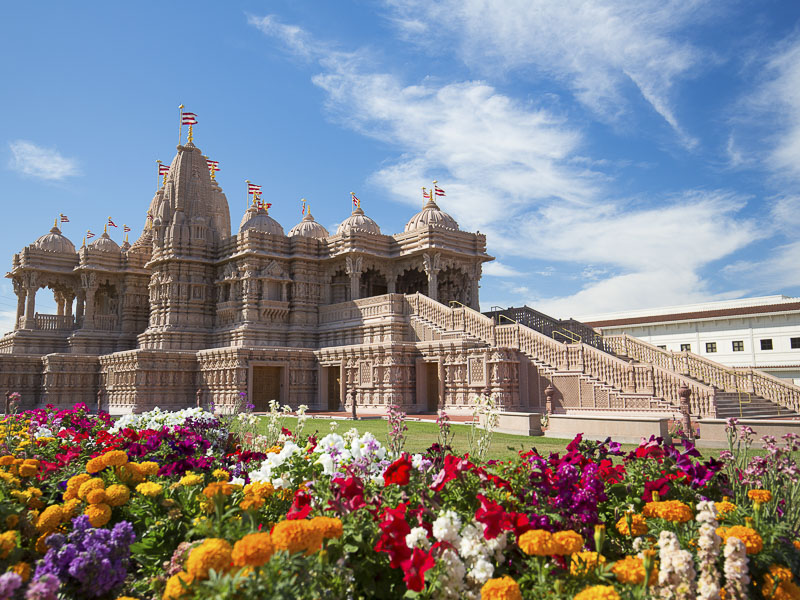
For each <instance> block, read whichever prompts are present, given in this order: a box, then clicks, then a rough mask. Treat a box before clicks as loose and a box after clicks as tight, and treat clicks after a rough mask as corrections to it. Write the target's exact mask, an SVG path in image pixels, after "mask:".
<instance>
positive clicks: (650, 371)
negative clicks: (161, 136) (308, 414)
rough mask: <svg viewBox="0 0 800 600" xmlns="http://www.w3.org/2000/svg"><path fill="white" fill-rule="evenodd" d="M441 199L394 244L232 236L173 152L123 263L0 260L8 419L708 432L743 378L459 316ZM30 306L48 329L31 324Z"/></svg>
mask: <svg viewBox="0 0 800 600" xmlns="http://www.w3.org/2000/svg"><path fill="white" fill-rule="evenodd" d="M182 116H185V114H184V115H182ZM195 122H196V120H195ZM212 173H213V171H212ZM442 193H443V191H442V190H441V189H439V188H437V187H436V186H435V185H434V189H433V190H432V191H431V193H429V194H428V195H427V196H426V198H427V202H426V203H425V205H424V206H423V208H422V210H421V211H420V212H418V213H417V214H415V215H413V216H412V217H411V219H410V220H409V221H408V223H407V224H406V226H405V230H404V231H403V232H402V233H397V234H394V235H386V234H384V233H383V232H382V231H381V228H380V226H379V225H378V223H376V222H375V221H374V220H373V219H371V218H370V217H369V216H368V215H367V214H366V213H365V211H364V210H363V209H362V208H361V206H360V202H357V201H356V199H355V198H354V202H355V204H356V206H355V208H354V210H353V211H352V214H351V215H350V216H349V217H347V218H346V219H345V220H344V221H343V222H342V223H341V224H340V225H339V227H338V229H337V230H336V232H335V233H333V234H332V233H330V232H329V231H327V230H326V229H325V227H323V226H322V225H321V224H319V223H317V222H316V221H315V220H314V217H313V216H311V214H310V212H309V213H308V214H305V216H304V217H303V219H302V220H301V221H300V222H299V223H298V224H296V225H295V226H294V227H292V228H291V229H290V230H289V232H288V234H287V233H285V232H284V229H283V227H282V226H281V225H280V224H279V223H278V222H277V221H275V220H274V219H273V218H272V217H270V215H269V213H268V210H267V208H265V206H267V205H261V204H260V203H258V204H257V203H254V205H253V206H250V207H249V208H248V209H247V210H246V211H245V213H244V215H243V216H242V219H241V222H240V224H239V227H238V229H237V231H236V232H234V233H232V232H231V218H230V211H229V207H228V201H227V199H226V197H225V194H224V193H223V192H222V189H221V188H220V186H219V185H218V183H217V181H216V179H215V178H214V177H213V176H212V175H210V174H209V168H208V163H207V162H206V158H205V157H204V156H203V155H202V154H201V152H200V149H199V148H197V147H196V146H195V145H194V143H192V141H191V139H190V141H189V142H188V143H187V144H185V145H179V146H178V148H177V154H176V156H175V158H174V159H173V160H172V163H171V164H170V166H169V168H168V170H167V171H166V172H165V178H164V181H163V185H162V186H161V188H160V189H159V190H158V191H157V192H156V194H155V196H154V198H153V199H152V201H151V203H150V206H149V208H148V209H147V210H145V206H144V205H143V206H142V210H143V213H146V216H145V228H144V231H143V233H142V234H141V236H140V237H139V238H138V239H137V240H136V241H135V242H134V243H133V244H132V245H131V244H129V243H128V242H127V240H126V241H125V242H124V243H123V244H122V245H121V246H120V245H118V244H117V243H116V242H114V240H112V239H111V237H110V236H109V235H108V234H107V233H105V232H104V233H103V234H102V235H101V236H99V237H98V239H97V240H95V241H93V242H92V243H90V244H88V245H87V244H86V241H85V240H84V243H83V244H82V245H81V247H80V248H79V249H77V250H76V249H75V246H74V244H73V243H72V242H71V241H70V240H69V239H67V238H66V237H65V236H64V234H63V233H62V232H61V230H60V229H59V228H58V226H57V224H56V225H54V226H53V228H52V229H51V230H50V231H49V233H45V234H44V235H42V236H41V237H40V238H39V239H37V240H36V241H35V242H34V243H32V244H30V245H28V246H26V247H25V248H23V249H22V250H21V251H20V252H19V253H17V254H15V255H14V257H13V261H12V266H11V270H10V271H9V272H8V274H7V277H8V278H10V279H11V280H12V282H13V285H14V291H15V292H16V294H17V298H18V305H17V318H16V322H15V327H14V331H12V332H10V333H8V334H6V335H5V336H4V337H3V338H2V339H0V389H2V390H8V391H18V392H20V393H21V394H22V399H23V407H24V408H31V407H34V406H41V405H44V404H47V403H52V404H55V405H58V406H68V405H72V404H73V403H75V402H78V401H83V402H86V403H87V404H89V405H90V406H93V407H94V406H96V405H97V402H98V400H99V401H100V402H101V404H102V406H103V408H104V409H107V410H109V411H110V412H111V413H114V414H121V413H127V412H131V411H135V412H140V411H144V410H148V409H151V408H153V407H155V406H160V407H161V408H165V409H167V408H180V407H185V406H190V405H194V404H196V403H198V402H199V403H201V404H203V405H208V404H209V403H211V402H213V403H214V405H215V406H216V407H218V408H221V409H223V410H224V409H225V408H231V407H233V406H234V405H235V404H236V401H237V400H238V399H239V396H240V394H241V393H242V392H244V393H246V394H247V395H248V398H249V399H250V400H251V401H252V402H253V403H254V404H255V405H256V408H257V410H263V409H265V408H266V407H267V404H268V402H269V400H272V399H275V400H278V401H279V402H280V403H282V404H289V405H291V406H298V405H300V404H305V405H308V406H309V407H311V408H312V409H319V410H334V411H335V410H344V409H348V410H349V409H350V407H351V406H352V405H353V403H356V405H357V406H358V407H359V411H360V412H361V413H362V414H364V413H370V412H372V413H384V412H386V410H387V407H388V406H389V405H396V406H398V407H400V408H401V409H402V410H405V411H407V412H412V413H413V412H432V411H435V410H437V409H439V408H445V409H446V410H447V411H448V412H450V413H458V412H465V413H469V412H471V411H472V405H471V403H472V402H473V399H474V397H475V395H476V394H484V395H490V396H492V397H493V398H494V399H495V400H496V401H497V403H498V404H499V406H500V408H501V409H502V410H503V411H506V412H508V413H512V412H516V413H518V414H517V416H516V417H514V416H513V415H507V418H509V419H511V418H516V419H517V421H518V423H517V425H519V422H521V423H522V424H523V426H522V427H519V426H516V427H515V428H516V429H517V430H523V431H527V430H530V431H533V430H535V429H537V428H538V417H537V416H536V413H538V412H544V411H545V410H547V411H552V412H553V413H558V412H561V413H573V414H584V415H585V414H590V413H594V414H597V413H605V414H611V415H614V414H617V415H619V414H623V415H631V414H632V413H633V414H637V415H640V414H662V415H671V414H673V413H674V412H675V410H676V408H677V407H678V406H679V404H680V402H681V398H683V399H684V400H686V399H688V401H689V407H688V408H687V409H686V410H691V412H692V413H693V414H695V415H701V416H716V415H717V414H718V407H719V406H722V405H724V402H725V401H726V398H725V394H730V393H731V389H729V388H730V387H731V386H732V385H733V386H736V385H738V382H739V381H740V380H741V379H742V376H741V374H736V376H735V377H733V378H731V377H730V374H726V373H727V371H725V370H724V369H723V368H721V367H720V366H719V365H717V366H714V365H715V364H714V363H711V361H707V360H705V359H702V360H701V357H693V355H691V353H687V354H686V355H685V356H680V357H678V358H676V356H675V355H667V353H663V354H660V352H661V351H660V350H659V349H658V348H655V347H651V346H649V345H648V344H645V343H644V342H640V341H638V340H635V338H630V337H629V336H616V337H605V338H600V336H598V335H597V334H596V332H594V331H592V330H591V329H589V328H586V327H584V328H583V329H581V328H580V324H576V323H575V322H571V321H570V322H560V321H556V320H553V319H549V318H548V317H546V315H542V314H541V313H537V312H536V311H532V310H531V309H527V308H526V309H524V310H522V309H520V310H518V311H517V312H514V313H513V314H512V312H511V311H505V313H504V314H503V315H502V316H500V315H496V316H497V317H498V319H499V320H493V319H492V318H489V317H487V316H485V315H482V314H481V313H479V312H477V310H478V307H479V297H478V292H479V283H480V278H481V266H482V264H483V263H484V262H486V261H490V260H492V257H491V256H489V255H488V254H487V253H486V238H485V236H483V235H481V234H479V233H470V232H466V231H462V230H461V229H459V226H458V224H457V223H456V221H455V220H454V219H453V218H452V217H451V216H450V215H448V214H447V213H445V212H443V211H442V210H441V209H440V207H439V206H438V205H437V203H436V196H437V195H441V194H442ZM275 201H278V200H277V199H276V200H275ZM42 288H47V289H49V290H50V291H51V292H52V294H53V297H54V300H55V302H56V305H57V307H58V308H57V312H56V314H41V313H39V312H37V310H36V295H37V292H39V291H40V290H41V289H42ZM690 355H691V356H690ZM698 361H700V362H698ZM693 365H695V366H697V365H699V367H697V368H695V367H694V366H693ZM766 377H768V376H766ZM773 379H774V378H773ZM749 382H750V383H749V385H750V386H751V388H752V390H750V392H752V393H753V394H755V395H756V396H758V395H761V396H763V397H764V398H766V399H765V400H763V401H764V402H766V404H771V403H777V404H781V405H782V406H783V407H784V408H790V409H791V410H798V408H800V388H797V387H796V386H792V385H791V384H783V383H780V382H777V380H776V381H773V380H768V379H765V377H764V376H763V375H762V374H760V373H759V372H757V371H755V370H752V373H751V374H750V375H749ZM733 390H734V391H738V388H736V387H734V388H733ZM750 392H748V393H750ZM764 406H766V405H764ZM772 406H774V405H772Z"/></svg>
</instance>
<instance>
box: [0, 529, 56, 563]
mask: <svg viewBox="0 0 800 600" xmlns="http://www.w3.org/2000/svg"><path fill="white" fill-rule="evenodd" d="M51 535H53V532H52V531H48V532H47V533H43V534H42V535H40V536H39V537H38V538H37V539H36V545H35V546H34V549H35V550H36V552H38V553H39V554H46V553H47V544H45V540H46V539H47V538H49V537H50V536H51ZM0 558H2V556H0Z"/></svg>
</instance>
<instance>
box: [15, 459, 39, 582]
mask: <svg viewBox="0 0 800 600" xmlns="http://www.w3.org/2000/svg"><path fill="white" fill-rule="evenodd" d="M38 471H39V469H38V468H36V467H34V466H33V465H24V464H23V465H20V467H19V476H20V477H33V476H34V475H36V473H37V472H38ZM28 568H30V567H28Z"/></svg>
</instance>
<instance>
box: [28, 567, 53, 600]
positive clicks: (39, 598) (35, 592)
mask: <svg viewBox="0 0 800 600" xmlns="http://www.w3.org/2000/svg"><path fill="white" fill-rule="evenodd" d="M36 571H37V576H36V580H35V581H34V582H33V583H32V584H31V585H30V586H29V587H28V591H27V592H26V593H25V600H56V592H58V588H59V587H61V582H60V581H59V580H58V577H56V576H55V575H51V574H49V573H45V574H44V575H42V576H41V577H40V576H38V571H39V570H38V569H37V570H36Z"/></svg>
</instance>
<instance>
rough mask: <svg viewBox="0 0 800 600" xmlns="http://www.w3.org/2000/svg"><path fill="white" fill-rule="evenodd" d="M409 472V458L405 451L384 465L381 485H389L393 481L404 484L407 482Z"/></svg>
mask: <svg viewBox="0 0 800 600" xmlns="http://www.w3.org/2000/svg"><path fill="white" fill-rule="evenodd" d="M410 473H411V458H410V457H409V456H408V454H407V453H406V452H403V455H402V456H401V457H400V458H398V459H397V460H396V461H394V462H393V463H392V464H390V465H389V466H388V467H386V470H385V471H384V472H383V481H384V483H383V485H384V486H389V485H392V484H393V483H396V484H397V485H406V484H408V482H409V479H410Z"/></svg>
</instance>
